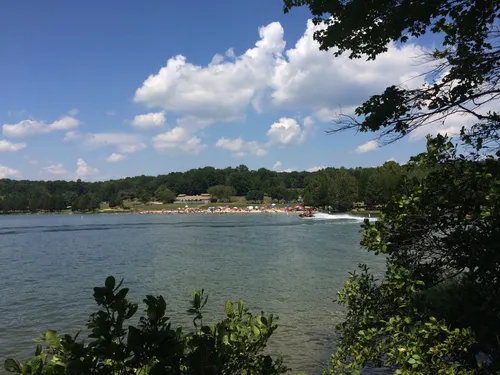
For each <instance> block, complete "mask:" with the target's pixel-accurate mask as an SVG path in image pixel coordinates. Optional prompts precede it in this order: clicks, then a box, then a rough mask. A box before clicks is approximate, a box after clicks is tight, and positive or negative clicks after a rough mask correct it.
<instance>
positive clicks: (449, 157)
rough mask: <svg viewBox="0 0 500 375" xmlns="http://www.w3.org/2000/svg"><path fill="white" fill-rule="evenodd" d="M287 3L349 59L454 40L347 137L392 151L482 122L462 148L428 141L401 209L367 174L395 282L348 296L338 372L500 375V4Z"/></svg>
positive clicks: (370, 281)
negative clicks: (421, 134) (423, 133)
mask: <svg viewBox="0 0 500 375" xmlns="http://www.w3.org/2000/svg"><path fill="white" fill-rule="evenodd" d="M284 3H285V12H288V11H289V10H290V9H291V8H293V7H296V6H303V5H307V6H308V7H309V9H310V10H311V12H312V14H313V16H314V22H315V23H316V24H317V25H320V24H322V25H323V27H320V28H321V29H320V30H318V31H317V32H316V33H315V35H314V38H315V39H316V40H317V41H318V42H319V43H320V49H322V50H328V49H330V48H333V49H334V51H335V52H334V54H335V55H336V56H339V55H341V54H343V53H344V52H348V53H349V57H350V58H360V57H363V56H367V57H368V59H375V58H376V57H377V56H378V55H380V54H382V53H384V52H386V51H387V50H388V45H389V43H391V42H399V43H406V42H407V41H408V40H409V39H410V38H415V37H420V36H422V35H423V34H425V33H428V32H430V33H435V34H439V36H440V37H442V39H440V40H437V43H438V44H439V41H441V46H440V47H438V49H436V50H435V51H434V52H433V53H431V54H429V55H428V56H427V58H428V64H429V65H428V66H429V67H431V68H429V69H431V70H430V71H428V72H427V74H426V75H425V77H426V83H425V84H423V85H422V86H421V87H418V88H407V87H402V86H390V87H388V88H386V90H385V91H384V92H383V93H382V94H379V95H375V96H372V97H371V98H369V99H368V100H367V101H366V102H365V103H364V104H362V105H361V106H360V107H358V108H357V109H356V110H355V116H343V117H341V118H340V120H339V121H340V124H341V127H340V128H339V129H337V130H335V131H338V130H345V129H356V130H359V131H362V132H370V131H371V132H377V133H378V135H379V137H380V138H381V139H383V140H385V141H386V142H392V141H394V140H397V139H399V138H401V137H404V136H406V135H408V134H409V133H410V132H412V131H414V130H415V129H417V128H419V127H422V126H425V125H428V124H437V123H443V122H445V121H448V122H449V121H451V120H453V118H454V117H449V116H450V115H451V114H467V115H468V116H469V118H472V119H475V120H476V121H477V123H476V124H468V126H467V127H464V128H463V129H462V131H461V134H460V145H454V144H452V143H451V142H450V140H449V139H448V138H447V137H444V136H437V137H436V138H429V139H428V143H427V152H425V153H423V154H421V155H419V156H417V157H415V158H413V159H412V161H411V162H410V163H409V165H408V170H407V171H406V176H405V177H404V179H403V181H402V183H401V186H400V188H397V189H396V192H397V193H396V194H394V195H393V196H392V197H389V196H385V197H384V194H382V193H381V191H379V190H380V189H381V188H382V186H383V183H381V182H383V181H387V179H386V178H384V177H382V176H383V174H381V175H380V176H371V175H369V173H366V172H365V171H355V172H356V173H355V174H356V175H357V177H358V181H360V183H361V184H362V186H363V189H364V191H363V192H361V194H363V195H364V197H365V201H372V202H374V203H377V202H378V197H383V199H384V200H387V199H388V200H389V203H388V205H387V206H386V208H385V209H384V213H383V215H381V216H380V217H379V220H378V221H377V222H376V223H375V224H370V223H369V222H365V224H364V228H363V241H362V244H363V245H364V246H365V247H367V248H368V249H369V250H372V251H374V252H376V253H377V254H378V253H382V254H384V256H385V257H386V262H387V269H386V273H385V276H384V277H383V278H382V279H381V280H379V281H378V280H376V279H375V276H374V275H373V274H371V273H370V272H369V270H368V268H367V267H366V266H363V265H362V266H361V273H360V274H357V273H352V274H351V277H350V279H349V281H348V282H346V284H345V286H344V289H343V290H342V291H341V292H339V294H338V301H339V303H340V304H341V305H343V306H345V307H346V311H347V315H346V319H345V321H344V322H343V323H342V324H341V325H339V327H338V328H339V331H340V334H341V337H340V340H339V342H338V348H337V351H336V353H335V354H334V356H333V357H332V366H331V368H330V369H329V370H328V371H327V372H328V373H336V374H351V373H360V371H361V370H362V369H363V368H364V367H366V366H367V365H369V364H371V365H375V366H389V367H391V368H393V369H394V371H395V373H399V374H483V373H485V374H486V373H499V371H500V338H499V337H500V298H499V297H500V295H499V294H500V285H499V282H500V280H499V278H498V275H499V274H500V257H499V251H498V244H499V240H500V232H499V231H498V228H499V224H500V222H499V220H500V213H499V205H500V162H499V160H498V158H499V156H500V153H499V152H497V151H498V150H499V148H500V147H499V146H500V144H499V140H500V137H499V135H498V130H499V129H500V116H499V115H498V113H497V112H495V111H491V109H492V108H493V106H492V104H493V103H492V100H495V99H497V98H498V96H499V94H500V87H499V83H500V79H499V78H500V77H499V73H500V70H499V69H500V65H499V63H498V61H499V56H500V45H499V43H498V37H499V36H500V34H499V30H498V18H499V14H500V13H499V11H500V3H499V2H498V1H475V0H474V1H473V0H465V1H458V2H457V1H451V0H437V1H430V0H422V1H419V2H415V1H413V0H402V1H397V2H396V1H390V0H381V1H376V2H373V1H372V2H366V1H364V0H345V1H344V0H342V1H341V0H324V1H316V0H284ZM489 109H490V111H488V110H489ZM455 118H456V117H455ZM452 125H454V124H452ZM458 149H460V150H461V151H462V154H459V153H458V152H457V150H458ZM389 175H390V176H394V174H393V173H392V172H390V173H389ZM391 185H399V182H394V184H393V183H392V182H391ZM372 194H373V196H371V195H372ZM480 358H482V359H485V360H484V361H480V360H479V359H480Z"/></svg>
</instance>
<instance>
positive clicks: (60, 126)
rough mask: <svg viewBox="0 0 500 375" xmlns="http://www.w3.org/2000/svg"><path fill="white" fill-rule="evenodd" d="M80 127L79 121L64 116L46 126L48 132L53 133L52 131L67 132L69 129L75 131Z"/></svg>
mask: <svg viewBox="0 0 500 375" xmlns="http://www.w3.org/2000/svg"><path fill="white" fill-rule="evenodd" d="M78 125H80V121H78V120H77V119H76V118H74V117H70V116H64V117H61V118H60V119H59V120H57V121H54V122H53V123H52V124H50V125H49V126H48V132H51V131H54V130H69V129H75V128H77V127H78Z"/></svg>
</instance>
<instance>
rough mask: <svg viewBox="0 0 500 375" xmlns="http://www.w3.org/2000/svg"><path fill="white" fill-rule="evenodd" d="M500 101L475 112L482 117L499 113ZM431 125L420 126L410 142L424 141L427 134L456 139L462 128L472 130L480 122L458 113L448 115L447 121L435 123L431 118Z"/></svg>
mask: <svg viewBox="0 0 500 375" xmlns="http://www.w3.org/2000/svg"><path fill="white" fill-rule="evenodd" d="M499 107H500V100H498V99H497V100H492V101H490V102H488V103H486V104H484V105H482V106H481V107H480V108H477V109H475V112H476V113H478V114H482V115H487V114H488V112H490V111H491V112H498V108H499ZM430 121H431V122H430V123H429V124H428V125H425V126H420V127H418V128H417V129H415V130H414V131H412V132H411V133H410V138H409V139H410V141H417V140H421V139H424V138H425V137H426V135H427V134H430V135H437V134H442V135H444V134H447V135H448V136H450V137H455V136H457V135H459V134H460V131H461V130H462V127H465V128H466V129H467V128H470V127H471V126H472V125H474V124H475V123H477V122H478V120H477V117H475V116H474V115H472V114H470V113H463V112H457V113H452V114H450V115H448V116H447V117H446V118H445V119H443V120H439V121H435V119H433V118H431V119H430Z"/></svg>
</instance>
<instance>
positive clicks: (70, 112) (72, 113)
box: [68, 108, 80, 116]
mask: <svg viewBox="0 0 500 375" xmlns="http://www.w3.org/2000/svg"><path fill="white" fill-rule="evenodd" d="M79 112H80V111H79V110H78V109H77V108H73V109H70V110H69V111H68V115H70V116H76V115H77V114H78V113H79Z"/></svg>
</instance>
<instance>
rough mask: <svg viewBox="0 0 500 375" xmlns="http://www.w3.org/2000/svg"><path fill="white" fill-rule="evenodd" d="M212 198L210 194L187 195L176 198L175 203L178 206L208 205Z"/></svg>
mask: <svg viewBox="0 0 500 375" xmlns="http://www.w3.org/2000/svg"><path fill="white" fill-rule="evenodd" d="M211 199H212V196H211V195H210V194H201V195H186V194H179V195H178V196H177V198H175V201H174V203H178V204H208V203H210V201H211Z"/></svg>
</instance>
